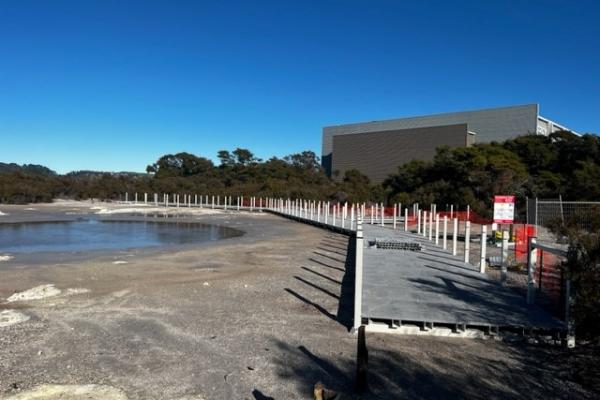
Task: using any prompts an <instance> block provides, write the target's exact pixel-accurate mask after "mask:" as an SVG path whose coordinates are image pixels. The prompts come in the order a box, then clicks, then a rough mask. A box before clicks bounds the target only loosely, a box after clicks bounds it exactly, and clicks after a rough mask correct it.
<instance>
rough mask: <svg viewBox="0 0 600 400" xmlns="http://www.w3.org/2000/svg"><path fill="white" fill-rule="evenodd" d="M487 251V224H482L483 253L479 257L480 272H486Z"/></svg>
mask: <svg viewBox="0 0 600 400" xmlns="http://www.w3.org/2000/svg"><path fill="white" fill-rule="evenodd" d="M486 251H487V226H486V225H481V255H480V259H479V272H481V273H482V274H484V273H485V255H486Z"/></svg>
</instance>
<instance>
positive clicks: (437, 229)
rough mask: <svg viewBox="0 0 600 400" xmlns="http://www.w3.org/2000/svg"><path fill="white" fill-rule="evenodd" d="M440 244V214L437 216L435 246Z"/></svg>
mask: <svg viewBox="0 0 600 400" xmlns="http://www.w3.org/2000/svg"><path fill="white" fill-rule="evenodd" d="M439 244H440V214H437V213H436V214H435V245H436V246H438V245H439Z"/></svg>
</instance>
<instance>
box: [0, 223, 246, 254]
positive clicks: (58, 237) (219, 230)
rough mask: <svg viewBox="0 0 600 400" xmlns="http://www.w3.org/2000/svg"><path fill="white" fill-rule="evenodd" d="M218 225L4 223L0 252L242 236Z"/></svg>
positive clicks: (182, 242)
mask: <svg viewBox="0 0 600 400" xmlns="http://www.w3.org/2000/svg"><path fill="white" fill-rule="evenodd" d="M241 234H242V232H240V231H238V230H236V229H232V228H228V227H223V226H217V225H207V224H199V223H194V222H181V221H165V222H156V221H111V220H105V221H100V220H96V219H89V220H78V221H74V222H39V223H24V224H0V252H7V253H36V252H80V251H89V250H115V249H128V248H138V247H153V246H165V245H185V244H193V243H202V242H207V241H214V240H218V239H223V238H228V237H234V236H240V235H241Z"/></svg>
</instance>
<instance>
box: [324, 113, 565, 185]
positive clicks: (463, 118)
mask: <svg viewBox="0 0 600 400" xmlns="http://www.w3.org/2000/svg"><path fill="white" fill-rule="evenodd" d="M559 130H570V129H568V128H565V127H564V126H562V125H560V124H557V123H555V122H553V121H551V120H549V119H547V118H544V117H542V116H540V115H539V106H538V105H537V104H527V105H520V106H511V107H502V108H491V109H485V110H475V111H462V112H453V113H445V114H434V115H426V116H421V117H410V118H400V119H391V120H385V121H372V122H364V123H355V124H347V125H336V126H328V127H325V128H323V151H322V165H323V167H324V169H325V172H326V173H327V175H328V176H333V177H334V178H342V177H343V176H344V173H345V171H347V170H349V169H357V170H359V171H361V172H362V173H363V174H365V175H367V176H368V177H369V178H371V180H372V181H373V182H381V181H383V180H384V179H385V178H386V177H387V176H388V175H389V174H391V173H393V172H395V171H396V169H397V167H398V166H399V165H402V164H404V163H406V162H408V161H410V160H413V159H416V160H430V159H431V158H432V157H433V156H434V155H435V149H436V148H437V147H439V146H443V145H446V146H450V147H464V146H470V145H471V144H473V143H474V142H476V143H489V142H492V141H498V142H501V141H504V140H507V139H512V138H514V137H517V136H521V135H527V134H538V135H548V134H550V133H552V132H555V131H559Z"/></svg>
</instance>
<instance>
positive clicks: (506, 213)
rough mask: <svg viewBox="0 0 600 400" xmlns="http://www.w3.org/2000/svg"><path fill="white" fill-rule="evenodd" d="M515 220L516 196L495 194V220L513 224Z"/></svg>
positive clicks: (500, 222)
mask: <svg viewBox="0 0 600 400" xmlns="http://www.w3.org/2000/svg"><path fill="white" fill-rule="evenodd" d="M514 220H515V196H494V222H496V223H498V224H512V223H513V221H514Z"/></svg>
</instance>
